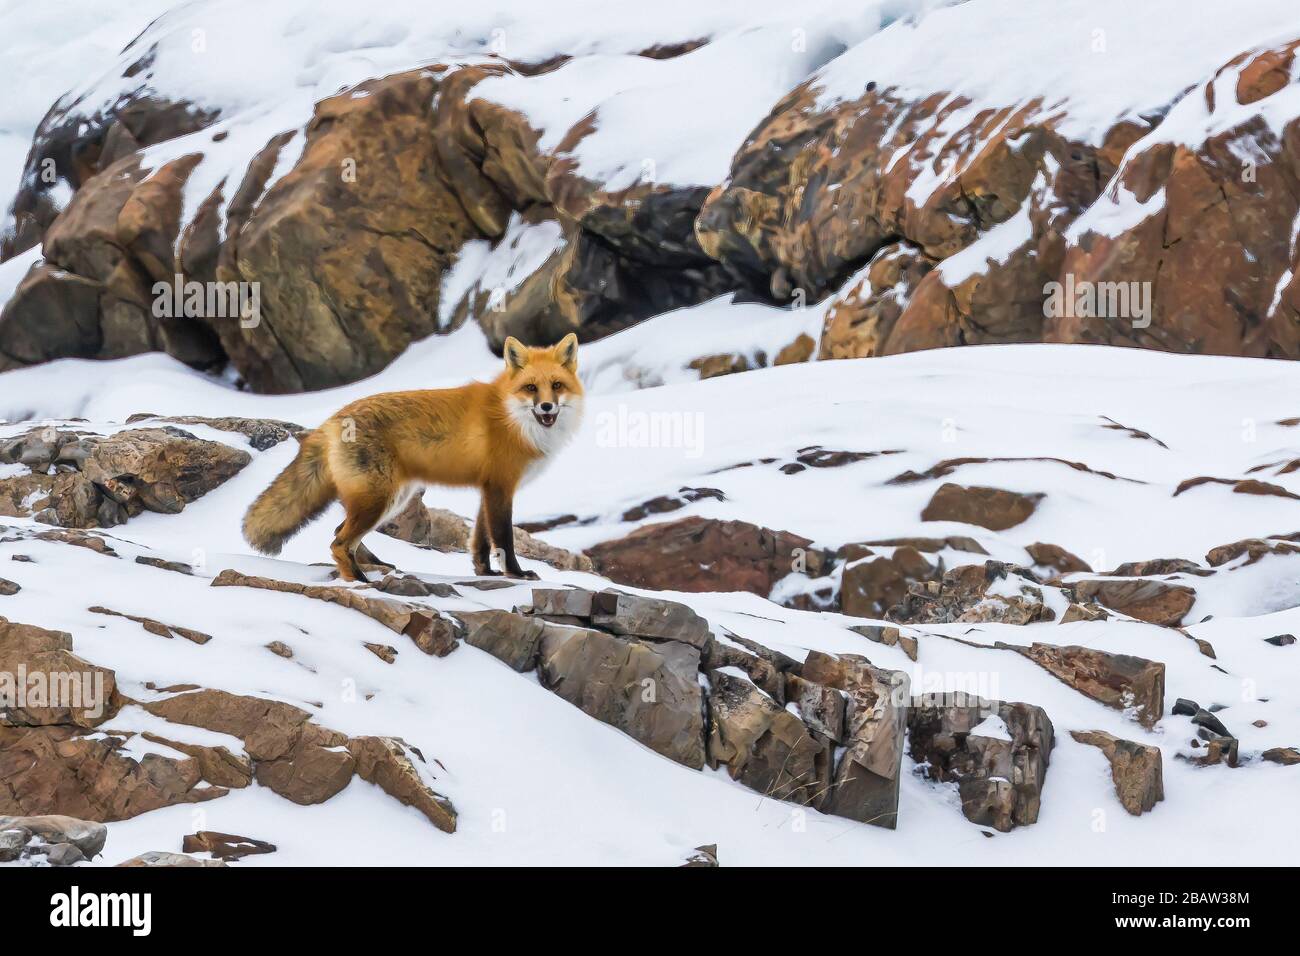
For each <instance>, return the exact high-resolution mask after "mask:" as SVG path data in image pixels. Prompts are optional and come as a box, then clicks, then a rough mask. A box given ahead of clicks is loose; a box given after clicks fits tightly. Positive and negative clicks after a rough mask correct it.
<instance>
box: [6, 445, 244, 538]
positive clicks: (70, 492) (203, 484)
mask: <svg viewBox="0 0 1300 956" xmlns="http://www.w3.org/2000/svg"><path fill="white" fill-rule="evenodd" d="M0 460H5V461H10V462H12V463H15V464H24V465H27V466H28V467H29V468H31V469H32V470H33V474H31V475H17V476H15V477H11V478H4V479H0V510H4V511H5V512H7V513H8V512H11V513H12V514H14V515H22V516H29V515H30V516H34V517H36V518H37V519H38V520H40V521H44V522H45V523H47V524H56V525H61V526H62V527H65V528H92V527H112V526H113V525H118V524H122V523H123V522H125V521H126V520H128V519H129V518H132V517H134V516H136V515H138V514H140V513H141V512H143V511H154V512H159V513H161V514H177V513H179V512H180V511H181V510H182V509H183V508H184V507H185V505H187V504H188V503H190V502H191V501H195V500H197V499H198V498H200V497H202V496H203V495H205V494H207V493H208V492H210V491H212V490H213V489H215V488H217V487H219V486H220V485H222V484H224V483H225V482H226V481H228V480H229V479H230V478H231V477H232V476H234V475H235V474H237V473H238V472H239V471H240V470H241V469H242V468H243V467H244V466H245V465H247V464H248V463H249V462H250V461H251V460H252V459H251V457H250V456H249V454H248V452H246V451H241V450H240V449H237V448H231V447H230V446H229V445H225V444H222V443H221V442H213V441H204V440H203V439H199V438H195V437H194V436H193V435H191V434H189V433H188V432H184V431H181V430H180V429H178V428H175V427H172V426H167V427H165V428H137V429H127V430H124V431H119V432H115V433H114V434H112V435H107V436H103V435H92V434H88V433H84V432H75V431H68V430H62V429H57V428H53V427H50V426H40V427H39V428H34V429H31V430H30V431H29V432H27V433H26V434H24V435H20V436H18V437H16V438H11V439H9V440H8V441H6V442H5V443H4V445H3V446H0ZM51 467H55V468H58V469H59V471H58V472H57V473H56V474H54V475H53V477H50V476H48V475H44V474H38V473H39V472H44V471H46V470H48V469H50V468H51Z"/></svg>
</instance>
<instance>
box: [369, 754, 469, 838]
mask: <svg viewBox="0 0 1300 956" xmlns="http://www.w3.org/2000/svg"><path fill="white" fill-rule="evenodd" d="M347 746H348V753H350V754H351V755H352V757H353V759H354V760H355V761H356V771H357V776H358V777H360V778H361V779H362V780H368V781H370V782H371V783H373V784H375V785H376V786H378V787H379V788H380V789H381V790H383V791H384V792H385V793H387V794H388V795H389V796H390V797H392V798H394V799H395V800H397V801H398V802H399V803H401V804H403V805H404V806H408V807H414V808H415V809H416V810H419V811H420V812H421V813H422V814H424V815H425V816H426V817H427V818H428V819H429V822H430V823H432V824H433V825H434V826H435V827H437V828H438V829H439V830H442V831H443V832H444V833H455V832H456V808H455V807H453V806H452V805H451V801H450V800H448V799H447V798H446V797H444V796H443V795H442V794H440V793H438V792H436V791H435V790H434V789H433V787H432V786H431V784H432V781H433V775H432V773H430V772H429V769H428V767H427V765H426V764H425V761H424V757H423V756H421V755H420V752H419V751H418V750H416V749H415V748H413V747H411V746H410V745H409V744H407V743H406V742H405V741H404V740H400V739H398V738H396V737H353V738H352V739H351V740H349V741H348V745H347Z"/></svg>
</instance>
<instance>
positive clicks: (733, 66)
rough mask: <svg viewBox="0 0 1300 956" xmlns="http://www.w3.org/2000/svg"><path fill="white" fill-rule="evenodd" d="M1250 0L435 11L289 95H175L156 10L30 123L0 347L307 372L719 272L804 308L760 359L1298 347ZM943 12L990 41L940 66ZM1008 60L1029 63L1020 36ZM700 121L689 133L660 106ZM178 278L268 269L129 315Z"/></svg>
mask: <svg viewBox="0 0 1300 956" xmlns="http://www.w3.org/2000/svg"><path fill="white" fill-rule="evenodd" d="M1259 3H1260V4H1261V10H1260V15H1259V16H1258V17H1256V18H1250V19H1251V23H1249V24H1233V25H1232V29H1230V30H1224V31H1222V35H1221V36H1215V37H1213V38H1212V39H1211V40H1210V41H1208V42H1207V40H1206V39H1205V38H1204V37H1191V38H1185V39H1187V40H1188V42H1187V43H1183V42H1181V40H1180V37H1181V34H1180V35H1179V36H1170V37H1168V42H1169V44H1170V46H1171V48H1180V49H1185V55H1184V56H1183V57H1181V58H1180V59H1179V60H1178V61H1177V62H1162V63H1160V64H1159V65H1158V66H1155V67H1153V66H1150V65H1149V64H1147V63H1146V62H1145V60H1144V59H1143V57H1144V54H1145V52H1146V50H1145V46H1144V44H1143V42H1142V38H1144V37H1145V36H1146V35H1147V31H1148V30H1149V29H1150V23H1151V22H1152V20H1153V19H1154V21H1155V22H1159V23H1162V24H1166V25H1167V23H1168V20H1169V18H1168V17H1165V16H1163V15H1162V14H1161V13H1160V11H1161V10H1162V9H1165V7H1164V6H1163V5H1161V4H1157V5H1155V6H1154V7H1153V8H1152V9H1150V10H1144V11H1138V12H1133V11H1131V10H1127V11H1126V10H1125V9H1123V8H1121V7H1120V6H1119V5H1117V4H1115V3H1114V2H1111V0H1108V2H1107V3H1106V4H1104V5H1103V6H1104V9H1103V10H1100V11H1095V12H1093V13H1092V15H1093V16H1095V17H1097V18H1098V19H1099V22H1104V23H1106V25H1107V26H1106V27H1105V28H1101V27H1098V28H1096V29H1095V30H1094V31H1093V32H1088V31H1085V30H1083V29H1082V28H1081V27H1077V26H1076V27H1072V28H1071V29H1062V28H1060V26H1059V22H1069V19H1068V18H1069V13H1068V11H1066V10H1061V11H1057V10H1055V9H1053V10H1046V9H1045V10H1042V11H1034V12H1033V13H1032V14H1030V15H1028V16H1025V17H1022V18H1020V19H1019V20H1017V26H1016V28H1015V29H1007V28H1006V27H1005V22H1006V18H1007V16H1008V14H1009V13H1015V12H1018V11H1016V10H1015V9H1014V8H1012V9H1011V10H1009V11H1008V10H1007V9H1006V8H1007V6H1008V4H1007V0H972V2H969V3H963V4H955V3H947V2H939V3H927V4H922V3H917V4H916V5H915V8H912V7H910V6H909V5H907V4H904V5H903V9H904V11H905V12H912V13H914V14H915V16H914V17H912V18H906V17H904V18H902V19H900V20H899V21H897V22H891V21H888V20H882V21H880V22H878V23H877V24H876V26H877V27H880V28H881V29H878V30H875V29H873V28H872V26H871V25H870V24H867V25H863V24H856V23H855V24H853V25H852V27H850V26H849V25H848V23H846V22H841V19H840V17H841V10H840V7H839V5H837V4H835V3H830V4H828V11H827V12H828V13H830V15H829V16H827V17H825V18H824V20H825V23H824V25H822V26H819V28H818V30H817V31H816V35H815V36H808V35H807V33H808V28H807V27H805V26H800V27H798V28H795V29H794V30H793V34H794V36H795V39H794V42H791V41H790V39H789V37H790V27H789V26H788V25H787V24H786V23H785V22H784V21H783V19H782V17H781V16H780V15H779V14H778V13H777V12H775V11H773V10H769V9H767V8H766V7H764V8H761V9H759V10H756V11H755V12H753V13H752V14H751V15H750V16H751V20H750V22H748V23H747V24H745V25H747V26H748V27H749V29H748V30H747V31H746V30H738V31H736V32H735V33H731V32H728V31H726V30H724V29H721V28H720V27H721V24H719V23H718V22H717V21H716V19H714V18H710V17H702V18H701V22H700V24H699V25H698V27H693V26H692V25H691V23H689V22H683V23H675V24H671V25H670V24H668V23H665V24H663V25H661V29H662V30H663V31H664V33H665V39H663V40H660V41H659V42H646V43H644V45H641V44H639V43H638V42H637V41H634V40H632V39H631V38H630V37H631V36H637V35H639V32H638V31H633V33H632V34H630V35H626V34H624V35H621V34H619V33H618V31H617V29H611V31H610V34H609V35H608V36H606V35H604V34H603V33H602V34H601V35H599V36H597V37H596V38H594V40H592V41H591V42H589V43H586V44H577V45H574V41H573V40H572V38H570V37H568V36H567V35H566V34H564V33H563V32H562V31H560V32H558V33H555V34H554V35H552V33H550V32H548V31H547V29H546V28H545V27H543V26H542V25H537V24H534V25H532V29H533V31H534V32H535V33H536V34H537V36H536V38H534V39H533V40H532V44H533V47H534V48H533V49H532V51H531V54H530V55H520V56H509V55H501V50H500V49H499V44H497V42H496V40H493V41H492V44H493V45H488V44H486V43H484V44H482V45H480V46H475V45H474V44H472V43H471V44H470V47H469V48H465V46H464V43H465V40H464V39H463V34H465V33H473V32H474V31H473V29H466V30H461V31H458V30H457V29H455V23H454V22H453V23H450V24H449V25H448V26H447V29H446V31H445V33H440V32H438V31H437V27H436V26H434V27H422V28H425V29H429V30H430V31H431V32H433V33H434V37H429V38H426V40H425V45H424V46H422V47H420V49H421V53H420V55H419V56H416V55H414V54H413V53H412V52H411V51H409V50H406V49H405V48H404V47H402V45H401V44H400V42H399V43H398V44H397V46H396V47H395V48H389V47H387V46H386V45H384V44H381V45H380V46H381V48H382V49H383V53H382V54H380V53H378V52H375V53H373V56H374V59H375V62H373V63H372V64H371V65H370V68H369V69H368V70H365V71H363V72H362V76H366V75H368V78H365V79H361V78H360V77H354V76H353V75H352V71H347V74H348V76H349V81H348V82H344V83H340V84H336V85H334V86H333V87H331V86H329V85H327V84H322V87H321V88H319V89H318V91H317V93H316V95H315V96H314V97H313V99H314V102H310V103H308V102H303V100H304V97H302V96H298V97H297V99H294V97H293V95H292V94H291V93H290V92H289V91H288V90H285V89H281V88H270V89H265V88H255V89H253V90H252V91H250V90H248V89H238V94H236V93H234V92H227V88H228V87H231V86H234V87H236V88H238V83H237V82H236V80H235V78H233V77H229V76H220V75H219V76H217V77H214V78H210V79H211V82H212V83H213V85H214V86H215V87H217V88H218V89H219V90H221V91H223V92H227V97H228V98H227V99H226V100H224V101H223V97H222V95H221V94H220V93H218V92H216V91H211V92H210V91H207V90H203V89H201V88H200V89H198V90H196V89H195V87H194V84H192V83H187V82H185V76H184V69H185V68H184V67H182V66H180V65H179V64H181V63H184V62H185V60H184V57H183V56H179V55H178V49H177V48H178V47H179V45H180V43H179V37H180V36H182V35H183V36H185V38H186V42H188V39H189V33H190V31H189V30H187V29H184V26H185V25H186V24H187V23H188V19H187V17H186V16H185V15H183V14H179V13H177V14H175V15H173V16H171V17H164V18H163V20H162V21H161V22H160V23H159V24H157V25H156V26H155V28H154V29H153V30H151V31H146V33H145V34H144V35H143V36H142V37H141V38H140V39H139V40H137V42H136V43H135V44H132V45H131V46H129V47H128V48H127V49H126V50H125V51H123V53H122V55H121V57H120V59H119V61H118V63H117V64H116V66H115V68H114V70H113V71H111V72H110V74H109V75H108V76H107V77H105V78H101V80H100V81H99V83H98V84H97V85H92V86H91V88H89V89H87V90H80V91H78V95H76V96H72V97H68V98H65V99H64V100H61V101H60V102H59V103H58V104H56V105H55V106H54V107H53V108H52V109H51V110H50V112H49V114H48V115H47V116H46V118H45V120H44V121H43V122H42V123H41V125H40V128H39V129H38V130H37V131H36V133H35V137H34V141H33V144H32V149H31V153H30V155H29V157H28V161H27V166H26V169H25V170H24V173H23V178H22V184H21V188H20V190H19V192H18V195H17V198H16V200H15V203H14V207H13V211H12V216H13V219H12V222H11V223H10V224H9V226H8V229H7V230H6V237H5V239H4V242H3V245H2V246H0V257H3V258H5V259H14V258H15V257H18V256H20V255H24V254H26V253H27V252H28V250H33V249H35V248H36V246H38V245H39V246H40V249H41V252H40V256H39V257H32V258H31V261H30V262H27V260H23V262H24V264H25V266H26V267H25V268H24V269H23V270H21V271H22V274H21V275H20V276H17V278H16V282H15V285H16V287H15V289H14V291H13V295H12V297H11V298H10V299H9V301H8V303H7V304H6V305H5V306H4V312H3V315H2V317H0V355H2V356H3V364H4V365H6V366H8V367H14V366H20V365H28V364H33V363H39V362H44V361H49V360H51V359H55V358H60V357H69V356H75V357H89V358H113V357H119V356H123V355H131V354H136V353H139V352H143V351H150V350H162V351H166V352H168V353H169V354H171V355H173V356H175V357H177V358H179V359H180V360H182V361H184V362H186V363H188V364H190V365H193V366H195V367H199V368H214V367H217V366H219V365H221V364H222V363H224V362H227V361H228V362H230V363H231V364H232V365H233V366H234V368H235V369H236V370H237V372H238V373H239V375H240V376H241V377H242V378H243V379H244V381H246V382H247V383H248V384H249V385H250V386H251V387H252V388H254V389H256V390H258V391H264V392H286V391H299V390H309V389H317V388H323V387H327V386H331V385H337V384H340V383H345V382H350V381H355V380H357V379H359V378H362V377H365V376H367V375H370V374H373V373H374V372H376V371H378V370H379V369H381V368H383V367H384V366H385V365H387V364H388V363H389V362H390V361H391V360H392V359H393V358H394V357H396V356H397V355H398V354H400V353H401V351H402V350H403V349H404V348H405V347H406V346H407V345H408V344H409V343H411V342H412V341H414V340H416V339H419V338H422V337H425V336H427V335H430V334H433V333H435V332H438V331H445V330H447V329H449V328H453V327H455V326H457V325H458V324H460V323H463V322H465V321H468V320H476V321H478V322H479V324H480V325H481V326H482V328H483V330H484V332H485V333H486V335H487V338H488V340H489V342H490V343H492V344H493V345H494V346H495V347H497V348H499V347H500V345H501V343H502V342H503V341H504V339H505V337H506V336H507V335H517V336H520V337H522V338H524V339H525V340H527V341H535V342H549V341H554V340H556V339H557V338H559V337H560V336H561V335H562V334H564V333H565V332H567V331H570V330H574V329H576V330H578V331H579V332H580V333H581V334H582V336H583V338H584V339H588V340H589V339H594V338H598V337H600V336H602V335H606V334H609V333H610V332H614V331H617V330H619V329H623V328H626V327H627V326H629V325H631V324H634V323H636V322H638V321H640V320H642V319H645V318H647V317H649V316H652V315H655V314H658V313H661V312H665V311H668V310H671V309H674V308H677V307H681V306H689V305H693V304H696V303H700V302H702V301H704V300H706V299H709V298H712V297H714V296H717V295H720V294H723V293H728V292H739V293H742V294H744V295H748V296H757V297H758V298H760V299H761V300H763V301H766V302H768V303H771V304H773V305H777V306H786V305H792V306H793V311H796V312H798V311H801V310H802V309H803V308H804V307H806V306H809V305H812V304H817V308H818V309H819V310H820V313H819V314H820V318H821V320H822V321H821V326H822V327H821V330H820V331H821V334H820V341H814V340H813V338H812V337H810V336H809V335H808V334H806V333H805V332H804V331H802V329H801V327H796V326H798V325H799V323H798V320H797V319H796V318H794V317H792V319H791V322H792V327H791V332H790V335H789V336H788V337H787V339H786V341H785V342H783V343H782V345H785V346H790V347H791V349H792V350H791V351H788V352H787V351H784V350H783V351H782V356H783V358H780V359H777V361H778V362H779V361H791V360H795V361H799V360H805V359H807V358H810V357H812V356H814V355H816V356H819V357H821V358H850V357H864V356H873V355H889V354H897V353H900V352H908V351H914V350H917V349H924V348H933V347H939V346H953V345H963V344H980V343H1009V342H1037V341H1049V342H1088V343H1108V344H1118V345H1129V346H1138V347H1146V348H1158V349H1166V350H1171V351H1179V352H1208V353H1218V354H1233V355H1251V356H1273V357H1288V358H1295V357H1298V356H1300V280H1297V279H1296V278H1295V273H1296V269H1295V265H1296V260H1297V255H1298V254H1300V248H1297V243H1296V241H1295V233H1296V229H1295V222H1296V220H1297V216H1298V215H1300V206H1297V201H1296V199H1295V196H1294V189H1293V180H1294V168H1295V166H1296V163H1297V162H1298V161H1300V160H1298V159H1297V157H1296V155H1295V149H1296V146H1295V143H1296V133H1295V129H1296V122H1297V117H1298V116H1300V107H1297V105H1296V98H1295V89H1296V82H1295V79H1294V70H1293V69H1292V66H1293V63H1294V59H1295V51H1296V48H1297V45H1300V39H1297V38H1294V37H1289V36H1287V35H1286V33H1285V30H1284V28H1285V27H1286V26H1287V24H1286V21H1285V18H1284V17H1283V16H1282V11H1281V7H1280V5H1278V4H1275V3H1272V2H1270V0H1259ZM1080 9H1083V7H1082V6H1080ZM1169 9H1171V10H1172V9H1174V8H1173V7H1170V8H1169ZM200 12H201V11H200ZM1125 14H1127V19H1126V18H1125ZM198 15H199V12H196V13H195V14H194V16H198ZM1054 17H1055V18H1064V20H1063V21H1058V20H1054V19H1053V18H1054ZM452 19H453V20H454V18H452ZM560 19H564V18H563V17H561V18H560ZM667 19H668V20H671V19H672V18H667ZM1084 19H1086V18H1084ZM1089 22H1090V21H1089ZM172 24H174V25H175V32H171V31H170V28H171V26H172ZM547 26H549V24H548V25H547ZM520 29H521V30H523V29H525V28H522V27H521V28H520ZM1292 29H1293V26H1292ZM683 31H684V32H692V31H694V32H693V35H692V39H691V40H689V41H686V40H682V39H681V38H680V36H678V34H681V33H682V32H683ZM1279 33H1281V36H1280V37H1279V36H1278V34H1279ZM667 34H673V36H672V38H671V39H668V38H667ZM403 35H405V32H403ZM435 37H436V38H435ZM956 37H985V38H986V39H987V41H988V42H987V44H981V43H979V42H976V43H975V44H974V45H975V46H980V47H981V48H985V49H986V54H985V55H984V56H981V57H979V58H978V59H976V60H974V61H972V62H971V63H969V64H967V65H966V66H965V67H958V66H956V65H957V64H961V63H964V62H965V61H964V57H963V55H962V54H963V51H964V49H965V47H962V48H961V49H956V48H952V45H953V44H954V43H956V42H957V41H956V40H955V39H954V38H956ZM1266 40H1267V42H1264V41H1266ZM367 50H368V51H369V50H370V48H367ZM440 51H441V53H442V55H443V56H444V60H443V61H442V62H438V60H437V57H438V56H439V53H440ZM485 53H486V54H489V55H487V56H485V55H483V54H485ZM283 55H285V56H288V57H290V58H292V57H293V56H294V55H297V54H295V53H292V52H290V53H285V54H283ZM1094 61H1096V62H1104V63H1105V64H1106V67H1107V75H1108V76H1110V77H1111V78H1112V81H1111V83H1109V84H1098V83H1097V82H1096V81H1095V79H1094V77H1095V75H1096V66H1095V62H1094ZM381 62H382V63H383V64H384V65H383V66H380V65H379V64H380V63H381ZM1030 62H1051V63H1052V64H1053V69H1052V70H1051V71H1044V73H1043V75H1041V76H1040V75H1031V74H1029V73H1028V72H1025V73H1024V74H1023V75H1019V74H1017V73H1016V71H1015V70H1014V69H1013V66H1012V65H1013V64H1022V63H1030ZM303 69H304V70H305V71H309V70H310V68H309V67H306V66H304V67H303ZM255 72H256V71H255ZM259 75H260V74H259ZM773 76H776V77H778V80H777V81H776V82H775V83H774V82H772V81H771V80H770V79H766V80H765V79H764V78H770V77H773ZM1017 76H1018V79H1016V77H1017ZM266 82H268V83H270V82H271V81H270V80H269V79H268V80H267V81H266ZM281 82H283V81H281ZM685 90H690V91H691V95H686V94H685V93H684V91H685ZM286 101H291V102H293V103H294V104H295V105H294V106H293V108H292V109H288V108H287V107H285V105H284V104H285V103H286ZM250 102H251V103H253V104H256V105H255V106H253V107H250ZM273 106H274V107H276V108H282V109H284V112H276V110H275V108H273ZM308 107H309V108H310V112H309V113H308ZM721 116H726V121H725V123H724V122H719V117H721ZM669 118H672V119H673V120H675V122H669V121H668V120H669ZM746 122H747V123H748V126H746ZM710 125H712V126H713V127H715V129H712V130H710V131H709V133H708V135H701V136H700V137H699V142H697V143H696V144H695V145H694V149H695V150H696V151H697V152H698V154H699V155H697V156H692V155H691V153H690V148H689V147H688V146H686V145H685V144H684V143H682V142H680V140H683V139H686V140H689V139H690V137H689V136H683V135H681V132H680V131H681V130H683V129H691V128H693V127H698V128H699V129H700V130H704V129H706V128H708V127H709V126H710ZM746 130H748V135H746ZM661 170H662V171H661ZM68 194H70V195H71V198H70V200H69V199H68V198H67V195H68ZM178 277H179V282H180V283H181V285H182V287H183V284H184V283H185V282H189V281H192V282H198V283H208V284H217V283H220V284H223V285H222V290H223V291H222V295H226V294H227V293H229V294H230V295H231V296H235V295H237V293H238V292H239V290H240V288H241V287H239V286H237V285H236V284H238V283H244V284H247V285H248V286H249V287H250V288H251V287H256V288H257V289H258V290H259V294H258V296H257V301H256V303H255V304H254V305H253V306H252V307H251V309H252V311H251V313H250V311H249V308H248V303H247V302H246V301H245V300H243V299H240V300H239V301H238V302H237V303H235V305H236V307H235V308H234V310H233V311H232V310H230V309H220V308H217V307H215V306H214V305H212V304H210V303H209V304H207V305H204V306H202V307H200V306H197V305H196V306H195V307H194V308H192V309H191V308H188V307H186V308H183V309H181V310H179V311H168V310H165V309H159V308H157V306H158V303H159V302H160V301H161V299H164V298H167V296H165V295H163V296H160V294H159V293H158V292H157V291H156V289H155V286H156V284H157V283H163V284H164V285H169V284H172V283H175V282H176V281H177V280H178ZM224 284H229V285H224ZM200 288H202V287H200ZM180 298H181V297H179V296H178V297H177V300H178V301H177V303H176V304H178V305H180V304H181V302H180ZM232 301H233V299H232ZM796 342H798V343H799V345H798V347H797V348H795V347H794V344H795V343H796ZM774 356H775V353H771V354H769V355H765V356H764V357H763V358H762V359H761V360H758V359H757V358H756V357H755V358H754V359H751V358H750V357H747V356H746V355H744V354H743V353H739V352H737V353H730V352H726V351H723V352H716V353H708V354H701V355H699V356H696V362H695V363H694V364H693V366H692V367H694V368H696V369H697V370H698V371H699V372H700V374H701V375H702V376H707V375H711V374H716V373H718V372H730V371H736V370H740V369H746V368H752V367H755V366H754V362H755V361H757V363H758V364H760V365H766V364H769V362H771V361H773V358H774Z"/></svg>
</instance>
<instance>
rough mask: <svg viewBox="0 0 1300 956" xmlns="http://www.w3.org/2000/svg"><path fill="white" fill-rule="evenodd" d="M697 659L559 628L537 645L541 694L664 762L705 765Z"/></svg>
mask: <svg viewBox="0 0 1300 956" xmlns="http://www.w3.org/2000/svg"><path fill="white" fill-rule="evenodd" d="M699 666H700V652H699V650H698V649H697V648H694V647H692V646H691V645H689V644H683V643H681V642H679V641H657V642H655V643H653V644H648V643H643V642H641V641H636V640H629V639H624V638H621V637H615V636H614V635H612V634H606V633H604V632H603V631H595V630H585V629H581V628H562V627H557V628H553V629H551V630H548V632H547V633H546V634H545V636H544V637H543V639H542V643H541V654H540V662H539V666H538V676H539V678H540V679H541V682H542V686H543V687H545V688H547V689H548V690H550V691H552V692H553V693H555V694H557V695H558V696H560V697H562V698H564V699H565V700H567V701H568V702H569V703H571V704H573V705H574V706H575V707H578V708H580V709H581V710H583V711H584V712H585V713H587V714H588V715H590V716H592V717H595V718H596V719H597V720H599V721H602V722H604V723H607V724H609V725H611V726H612V727H616V728H618V729H619V730H621V731H623V732H624V733H626V734H627V735H628V736H630V737H632V738H633V739H635V740H638V741H640V742H641V743H643V744H645V745H646V746H647V747H649V748H650V749H651V750H654V751H655V752H656V753H660V754H662V755H664V756H665V757H668V758H669V759H670V760H675V761H677V762H678V763H681V764H685V765H686V766H688V767H692V768H694V769H697V770H698V769H699V768H700V767H702V766H703V765H704V699H703V694H702V692H701V689H700V685H699V680H698V676H697V675H698V671H699Z"/></svg>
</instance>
